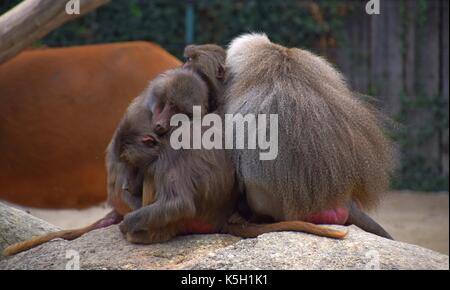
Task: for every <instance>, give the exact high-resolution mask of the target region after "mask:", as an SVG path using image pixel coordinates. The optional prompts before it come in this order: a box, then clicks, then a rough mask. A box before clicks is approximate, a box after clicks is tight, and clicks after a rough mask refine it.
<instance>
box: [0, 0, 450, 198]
mask: <svg viewBox="0 0 450 290" xmlns="http://www.w3.org/2000/svg"><path fill="white" fill-rule="evenodd" d="M18 2H20V1H19V0H3V1H0V14H1V13H3V12H5V11H7V10H8V9H10V8H12V7H13V6H14V5H16V4H17V3H18ZM366 3H367V1H361V0H358V1H343V0H341V1H339V0H320V1H301V0H284V1H276V0H265V1H256V0H197V1H182V0H151V1H149V0H113V1H111V2H110V3H109V4H107V5H105V6H103V7H101V8H99V9H98V10H96V11H95V12H93V13H91V14H89V15H87V16H84V17H81V18H79V19H78V20H77V21H75V22H71V23H68V24H66V25H64V26H63V27H61V28H59V29H57V30H56V31H54V32H52V33H51V34H49V35H47V36H46V37H45V38H44V39H43V40H41V41H40V42H39V43H36V44H35V46H37V47H40V46H49V47H61V46H73V45H81V44H91V43H106V42H118V41H129V40H148V41H152V42H155V43H157V44H159V45H161V46H162V47H164V48H165V49H167V50H168V51H169V52H171V53H172V54H174V55H176V56H177V57H179V58H181V57H182V51H183V48H184V46H185V45H186V44H187V43H189V42H192V41H193V42H195V43H218V44H221V45H224V46H225V45H226V44H227V43H228V42H229V41H230V40H231V39H232V38H233V37H235V36H237V35H239V34H240V33H242V32H247V31H262V32H265V33H266V34H268V36H269V37H270V38H271V40H272V41H274V42H279V43H281V44H283V45H286V46H297V47H301V48H307V49H310V50H312V51H314V52H315V53H318V54H320V55H323V56H325V57H326V58H327V59H328V60H330V61H331V62H333V63H335V65H336V66H337V67H338V68H339V69H340V70H341V71H342V72H343V73H344V74H345V76H346V77H347V78H348V79H349V81H350V83H351V85H352V88H353V89H354V90H356V91H358V92H361V93H363V94H367V95H371V96H374V97H375V101H374V102H375V105H376V106H378V107H380V108H382V109H383V110H384V111H385V112H386V113H388V114H389V116H391V117H392V118H393V119H394V120H396V121H398V123H399V124H401V126H399V127H400V128H399V129H398V130H396V132H395V133H394V138H395V139H396V140H397V142H398V143H399V145H400V146H401V149H400V151H401V153H402V156H401V158H402V159H401V166H400V168H399V174H398V176H397V177H396V178H395V179H394V187H395V188H400V189H413V190H423V191H441V190H445V191H448V165H449V164H448V163H449V160H448V98H449V91H448V85H449V77H448V65H449V59H448V37H449V24H448V20H449V17H448V13H449V7H448V6H449V3H448V1H447V0H381V1H380V14H379V15H369V14H367V13H366V10H365V6H366ZM190 9H191V10H190ZM191 16H193V17H191ZM192 24H193V25H192ZM191 25H192V26H191ZM191 28H192V30H191ZM186 31H187V32H188V33H186ZM190 31H192V33H190Z"/></svg>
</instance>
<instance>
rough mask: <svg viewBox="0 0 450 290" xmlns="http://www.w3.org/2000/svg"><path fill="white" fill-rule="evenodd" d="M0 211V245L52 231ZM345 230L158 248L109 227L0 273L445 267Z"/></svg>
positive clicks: (195, 239)
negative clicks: (342, 234) (336, 234)
mask: <svg viewBox="0 0 450 290" xmlns="http://www.w3.org/2000/svg"><path fill="white" fill-rule="evenodd" d="M0 206H1V207H0V217H1V219H0V229H1V234H0V235H1V236H0V238H1V239H2V240H3V241H8V243H9V242H10V241H16V240H17V237H15V235H16V234H17V235H18V236H20V237H23V236H24V234H23V233H24V232H26V231H34V228H36V227H42V228H45V230H44V231H46V230H52V228H48V227H47V225H46V223H45V222H43V221H42V222H40V223H41V224H42V226H41V225H40V223H39V222H38V223H36V221H37V219H36V218H32V217H31V216H29V215H28V214H27V213H25V212H21V211H18V210H16V209H11V208H9V207H7V206H4V205H0ZM30 225H32V226H31V227H30ZM349 230H350V231H349V235H348V237H347V238H346V239H344V240H333V239H328V238H322V237H317V236H313V235H309V234H304V233H292V232H281V233H270V234H264V235H261V236H259V237H258V238H255V239H245V240H241V239H239V238H236V237H233V236H230V235H190V236H184V237H178V238H176V239H173V240H172V241H169V242H167V243H162V244H154V245H134V244H130V243H128V242H127V241H125V240H124V239H123V237H122V235H121V233H120V231H119V229H118V227H117V226H111V227H108V228H104V229H100V230H96V231H93V232H91V233H88V234H86V235H84V236H82V237H81V238H79V239H76V240H74V241H64V240H54V241H51V242H49V243H47V244H44V245H41V246H39V247H36V248H34V249H31V250H29V251H27V252H23V253H19V254H17V255H15V256H13V257H7V258H4V259H3V260H1V261H0V269H66V268H69V269H70V268H78V266H79V268H81V269H448V268H449V259H448V256H446V255H443V254H439V253H437V252H433V251H431V250H427V249H424V248H421V247H418V246H414V245H410V244H406V243H401V242H396V241H390V240H386V239H383V238H380V237H377V236H374V235H372V234H368V233H366V232H364V231H362V230H360V229H358V228H357V227H354V226H352V227H350V228H349ZM28 236H29V235H28ZM4 244H5V243H4V242H2V244H1V247H2V249H3V247H4Z"/></svg>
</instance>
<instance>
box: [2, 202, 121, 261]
mask: <svg viewBox="0 0 450 290" xmlns="http://www.w3.org/2000/svg"><path fill="white" fill-rule="evenodd" d="M122 218H123V216H122V215H120V214H119V213H118V212H116V211H115V210H113V211H111V212H109V213H108V214H107V215H106V216H104V217H103V218H101V219H100V220H98V221H96V222H95V223H93V224H91V225H89V226H87V227H84V228H80V229H73V230H63V231H58V232H54V233H49V234H45V235H41V236H35V237H32V238H31V239H29V240H26V241H23V242H19V243H15V244H12V245H10V246H9V247H7V248H6V249H4V250H3V255H5V256H11V255H15V254H17V253H20V252H22V251H26V250H29V249H31V248H34V247H36V246H39V245H42V244H44V243H46V242H48V241H51V240H53V239H57V238H61V239H64V240H69V241H70V240H74V239H76V238H78V237H81V236H82V235H84V234H85V233H87V232H90V231H92V230H95V229H100V228H104V227H108V226H110V225H113V224H118V223H119V222H120V221H121V220H122Z"/></svg>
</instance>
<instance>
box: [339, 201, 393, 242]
mask: <svg viewBox="0 0 450 290" xmlns="http://www.w3.org/2000/svg"><path fill="white" fill-rule="evenodd" d="M346 224H347V225H355V226H357V227H359V228H360V229H362V230H365V231H366V232H369V233H372V234H375V235H377V236H380V237H383V238H386V239H390V240H393V239H394V238H392V236H391V235H390V234H389V233H388V232H387V231H386V230H385V229H383V227H382V226H380V225H379V224H378V223H377V222H376V221H374V220H373V219H372V218H371V217H370V216H368V215H367V214H366V213H365V212H363V211H362V210H361V209H360V208H359V207H358V206H357V205H356V203H355V202H352V203H351V204H350V208H349V214H348V219H347V223H346Z"/></svg>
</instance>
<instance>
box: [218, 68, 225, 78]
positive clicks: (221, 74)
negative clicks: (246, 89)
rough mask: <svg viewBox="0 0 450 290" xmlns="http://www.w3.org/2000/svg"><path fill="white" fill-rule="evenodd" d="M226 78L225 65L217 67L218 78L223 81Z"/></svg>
mask: <svg viewBox="0 0 450 290" xmlns="http://www.w3.org/2000/svg"><path fill="white" fill-rule="evenodd" d="M224 77H225V68H224V67H223V65H219V66H218V67H217V72H216V78H218V79H219V80H221V79H223V78H224Z"/></svg>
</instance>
